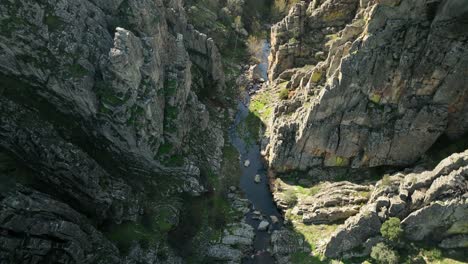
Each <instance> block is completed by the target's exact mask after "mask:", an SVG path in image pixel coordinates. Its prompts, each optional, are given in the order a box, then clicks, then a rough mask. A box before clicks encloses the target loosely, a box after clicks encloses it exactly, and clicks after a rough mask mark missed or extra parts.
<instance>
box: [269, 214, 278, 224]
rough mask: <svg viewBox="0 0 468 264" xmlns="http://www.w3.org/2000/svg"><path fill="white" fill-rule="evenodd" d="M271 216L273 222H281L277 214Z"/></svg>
mask: <svg viewBox="0 0 468 264" xmlns="http://www.w3.org/2000/svg"><path fill="white" fill-rule="evenodd" d="M270 218H271V222H272V223H273V224H276V223H278V222H279V219H278V217H276V216H274V215H270Z"/></svg>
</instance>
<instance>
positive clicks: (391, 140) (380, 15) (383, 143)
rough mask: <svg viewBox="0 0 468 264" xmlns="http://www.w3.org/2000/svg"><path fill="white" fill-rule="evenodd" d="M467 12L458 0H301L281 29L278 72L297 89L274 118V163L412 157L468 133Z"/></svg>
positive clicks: (275, 55) (296, 165) (314, 165)
mask: <svg viewBox="0 0 468 264" xmlns="http://www.w3.org/2000/svg"><path fill="white" fill-rule="evenodd" d="M467 17H468V9H467V6H466V4H464V3H463V1H459V0H446V1H424V0H418V1H409V0H408V1H406V0H401V1H398V0H391V1H372V0H371V1H356V0H354V1H353V0H351V1H334V0H328V1H313V2H312V3H310V4H306V3H304V2H302V3H300V4H298V5H296V6H295V7H294V8H293V9H292V10H291V12H290V13H289V15H288V16H287V17H286V18H285V19H284V20H283V21H281V22H280V23H279V24H277V25H275V26H274V27H273V28H272V52H271V54H270V62H271V65H270V72H269V75H270V76H269V77H270V81H271V83H272V86H273V87H276V89H279V88H280V87H284V88H287V89H288V90H289V98H288V99H286V100H283V101H281V102H280V103H279V104H278V105H277V106H276V108H275V111H274V114H273V118H272V119H273V120H272V121H271V124H270V125H269V133H268V135H269V142H268V144H267V146H266V148H265V153H266V154H267V157H268V160H269V162H270V165H271V167H272V168H273V169H275V170H277V171H280V172H286V171H290V170H300V171H305V172H308V173H309V175H313V176H314V177H324V178H326V177H334V176H336V175H337V172H340V173H342V172H346V171H347V172H349V169H350V168H352V169H360V168H369V167H378V166H407V165H409V164H412V163H414V162H415V161H417V160H418V159H419V158H420V157H421V155H422V154H423V153H425V152H426V151H427V149H428V148H429V147H430V146H431V145H432V144H433V143H434V142H435V141H436V140H437V138H439V137H440V136H441V135H443V134H445V135H448V136H449V137H451V138H453V139H455V138H458V137H460V136H461V135H463V134H464V133H466V132H467V129H468V116H467V113H468V111H467V98H468V97H467V92H468V86H467V85H466V80H467V79H466V78H467V71H468V61H467V58H468V56H467V55H468V46H467V39H468V31H467V30H466V26H467V23H468V21H467ZM274 89H275V88H274Z"/></svg>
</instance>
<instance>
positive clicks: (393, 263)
mask: <svg viewBox="0 0 468 264" xmlns="http://www.w3.org/2000/svg"><path fill="white" fill-rule="evenodd" d="M371 258H373V259H374V260H375V261H376V262H377V263H381V264H398V263H399V256H398V253H397V252H396V251H394V250H392V249H391V248H390V247H389V246H387V245H386V244H384V243H378V244H377V245H375V246H374V247H373V248H372V252H371Z"/></svg>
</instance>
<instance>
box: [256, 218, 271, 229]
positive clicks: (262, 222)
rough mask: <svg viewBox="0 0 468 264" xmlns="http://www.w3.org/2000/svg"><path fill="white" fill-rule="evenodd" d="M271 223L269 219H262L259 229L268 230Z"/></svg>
mask: <svg viewBox="0 0 468 264" xmlns="http://www.w3.org/2000/svg"><path fill="white" fill-rule="evenodd" d="M269 225H270V223H268V221H265V220H263V221H261V222H260V224H259V225H258V231H266V230H267V229H268V226H269Z"/></svg>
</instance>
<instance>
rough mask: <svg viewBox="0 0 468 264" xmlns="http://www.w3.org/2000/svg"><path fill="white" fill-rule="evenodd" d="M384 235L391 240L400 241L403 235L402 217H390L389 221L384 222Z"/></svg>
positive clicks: (381, 231) (382, 230)
mask: <svg viewBox="0 0 468 264" xmlns="http://www.w3.org/2000/svg"><path fill="white" fill-rule="evenodd" d="M380 233H382V236H383V237H384V238H386V239H388V240H390V241H393V242H396V241H399V240H400V239H401V237H402V235H403V229H402V228H401V224H400V219H398V218H397V217H390V218H389V219H388V220H387V221H385V222H384V223H383V224H382V227H381V228H380Z"/></svg>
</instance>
